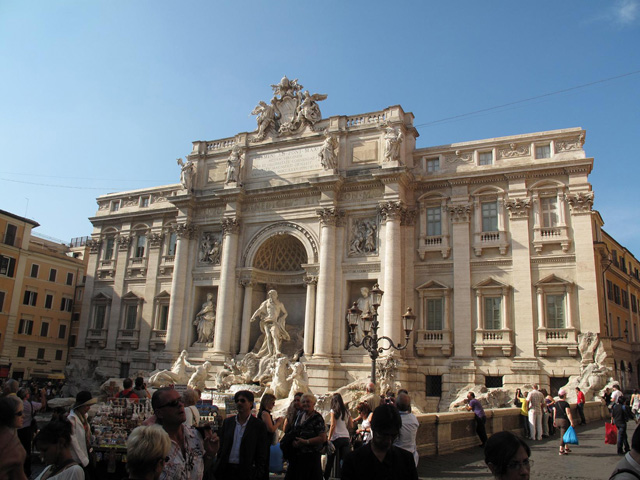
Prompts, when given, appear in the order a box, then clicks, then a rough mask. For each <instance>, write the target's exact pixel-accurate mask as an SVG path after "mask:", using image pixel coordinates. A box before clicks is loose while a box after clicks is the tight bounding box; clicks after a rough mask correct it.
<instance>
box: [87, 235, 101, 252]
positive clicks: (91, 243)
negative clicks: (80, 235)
mask: <svg viewBox="0 0 640 480" xmlns="http://www.w3.org/2000/svg"><path fill="white" fill-rule="evenodd" d="M100 245H102V240H96V239H95V238H90V239H89V240H87V247H89V251H90V252H91V253H98V252H99V251H100Z"/></svg>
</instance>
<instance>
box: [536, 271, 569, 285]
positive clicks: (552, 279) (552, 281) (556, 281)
mask: <svg viewBox="0 0 640 480" xmlns="http://www.w3.org/2000/svg"><path fill="white" fill-rule="evenodd" d="M550 285H571V282H568V281H566V280H564V279H562V278H560V277H556V276H555V275H554V274H551V275H549V276H548V277H545V278H543V279H542V280H540V281H539V282H538V283H536V284H535V286H536V287H545V286H550Z"/></svg>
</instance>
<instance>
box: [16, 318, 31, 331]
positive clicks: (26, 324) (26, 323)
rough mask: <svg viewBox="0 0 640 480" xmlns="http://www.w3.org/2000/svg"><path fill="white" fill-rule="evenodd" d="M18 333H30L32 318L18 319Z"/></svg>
mask: <svg viewBox="0 0 640 480" xmlns="http://www.w3.org/2000/svg"><path fill="white" fill-rule="evenodd" d="M18 333H21V334H22V335H31V334H32V333H33V320H25V319H24V318H22V319H20V323H19V324H18Z"/></svg>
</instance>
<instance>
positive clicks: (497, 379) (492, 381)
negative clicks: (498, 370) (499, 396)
mask: <svg viewBox="0 0 640 480" xmlns="http://www.w3.org/2000/svg"><path fill="white" fill-rule="evenodd" d="M502 384H503V377H502V375H500V376H494V377H492V376H489V375H487V376H486V377H484V386H485V387H487V388H502Z"/></svg>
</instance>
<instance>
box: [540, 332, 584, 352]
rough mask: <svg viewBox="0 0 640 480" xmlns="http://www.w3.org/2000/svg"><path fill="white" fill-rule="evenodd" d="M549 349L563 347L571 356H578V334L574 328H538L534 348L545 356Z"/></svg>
mask: <svg viewBox="0 0 640 480" xmlns="http://www.w3.org/2000/svg"><path fill="white" fill-rule="evenodd" d="M549 347H564V348H566V349H567V351H568V352H567V353H568V354H569V355H571V356H575V355H577V354H578V332H577V331H576V329H575V328H545V327H540V328H538V340H537V341H536V348H537V349H538V353H540V355H541V356H543V357H544V356H546V355H547V351H548V349H549Z"/></svg>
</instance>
